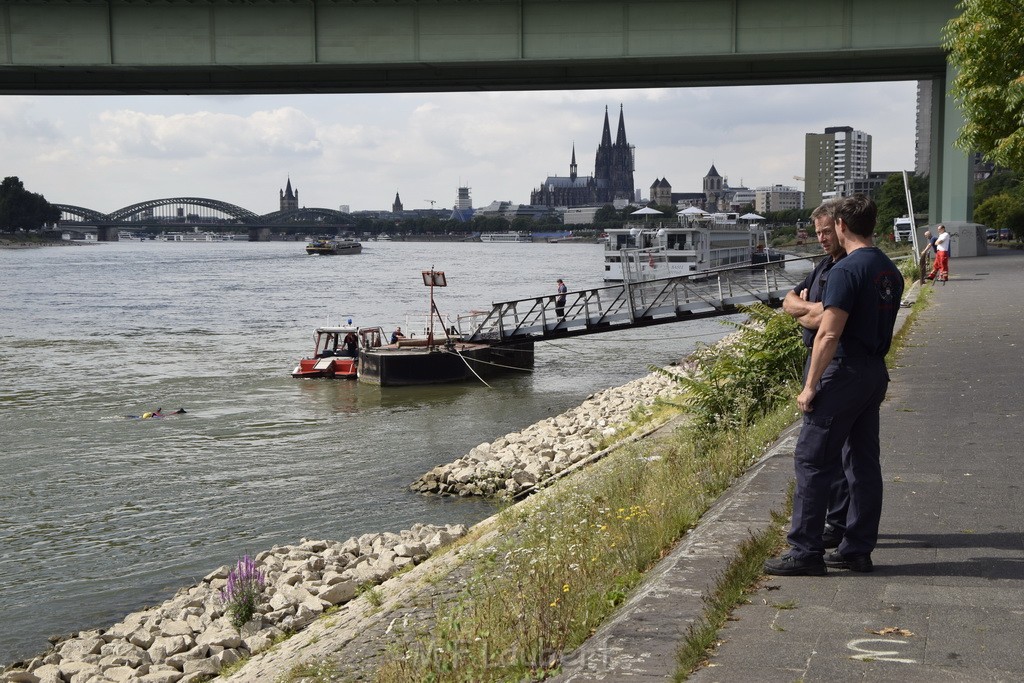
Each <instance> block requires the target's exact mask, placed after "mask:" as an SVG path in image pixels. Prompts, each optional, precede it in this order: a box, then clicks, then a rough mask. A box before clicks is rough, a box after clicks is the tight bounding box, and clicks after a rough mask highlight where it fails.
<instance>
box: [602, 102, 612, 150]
mask: <svg viewBox="0 0 1024 683" xmlns="http://www.w3.org/2000/svg"><path fill="white" fill-rule="evenodd" d="M601 146H602V147H611V146H612V129H611V126H609V125H608V105H605V107H604V132H603V133H601Z"/></svg>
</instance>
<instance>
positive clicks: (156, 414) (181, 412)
mask: <svg viewBox="0 0 1024 683" xmlns="http://www.w3.org/2000/svg"><path fill="white" fill-rule="evenodd" d="M163 411H164V409H163V408H157V409H156V410H154V411H153V412H151V413H143V414H142V415H125V417H127V418H128V419H130V420H148V419H150V418H151V417H166V415H164V412H163ZM187 412H188V411H187V410H185V409H184V408H178V409H177V410H175V411H174V412H173V413H168V415H184V414H185V413H187Z"/></svg>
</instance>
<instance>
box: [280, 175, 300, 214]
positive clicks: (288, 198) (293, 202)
mask: <svg viewBox="0 0 1024 683" xmlns="http://www.w3.org/2000/svg"><path fill="white" fill-rule="evenodd" d="M280 194H281V211H291V210H294V209H297V208H299V191H298V190H295V191H294V192H292V179H291V178H290V177H289V178H288V184H287V185H285V188H284V189H283V190H281V193H280Z"/></svg>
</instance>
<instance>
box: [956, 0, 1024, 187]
mask: <svg viewBox="0 0 1024 683" xmlns="http://www.w3.org/2000/svg"><path fill="white" fill-rule="evenodd" d="M958 8H959V9H961V10H962V13H961V14H960V16H958V17H955V18H953V19H951V20H950V21H949V23H947V24H946V26H945V28H944V29H943V45H944V47H945V48H946V49H947V50H948V51H949V61H950V62H951V63H952V64H953V65H955V66H956V68H957V69H958V70H959V72H958V73H957V75H956V78H954V79H953V83H952V86H951V88H950V93H951V94H952V95H953V97H955V98H956V99H957V100H958V101H959V103H960V108H961V110H962V111H963V115H964V120H965V123H964V126H963V128H961V129H960V133H959V136H958V137H957V140H956V145H957V147H959V148H960V149H962V150H964V151H966V152H972V151H979V152H981V153H982V154H983V155H984V156H985V158H986V159H988V160H989V161H993V162H995V163H997V164H999V165H1000V166H1004V167H1006V168H1010V169H1013V170H1016V171H1024V125H1021V124H1022V121H1024V78H1022V77H1021V74H1024V50H1021V49H1020V46H1021V45H1024V4H1022V3H1021V2H1020V1H1019V0H962V1H961V2H960V4H959V5H958Z"/></svg>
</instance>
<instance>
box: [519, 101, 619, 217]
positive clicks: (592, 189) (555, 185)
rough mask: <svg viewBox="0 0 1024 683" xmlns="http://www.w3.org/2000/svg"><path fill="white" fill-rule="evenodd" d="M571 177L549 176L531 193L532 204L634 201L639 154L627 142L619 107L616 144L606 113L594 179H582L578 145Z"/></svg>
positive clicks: (581, 204) (569, 205)
mask: <svg viewBox="0 0 1024 683" xmlns="http://www.w3.org/2000/svg"><path fill="white" fill-rule="evenodd" d="M571 159H572V160H571V161H570V162H569V175H568V176H548V177H547V178H546V179H545V180H544V183H543V184H542V185H541V186H540V187H538V188H536V189H535V190H533V191H532V192H531V193H530V204H532V205H534V206H548V207H556V206H557V207H572V206H588V205H603V204H613V203H615V201H616V200H619V201H622V200H625V201H626V202H629V201H632V200H633V197H634V196H635V194H636V190H635V188H634V186H633V169H634V165H635V150H634V148H633V146H632V145H630V144H629V142H628V140H627V139H626V122H625V117H624V114H623V111H622V106H621V105H620V106H619V126H618V131H617V133H616V136H615V142H612V132H611V125H610V123H609V120H608V107H605V110H604V130H603V132H602V134H601V144H600V145H598V148H597V154H596V155H595V157H594V175H592V176H580V175H579V170H578V167H577V164H576V145H575V144H574V145H573V146H572V157H571Z"/></svg>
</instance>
